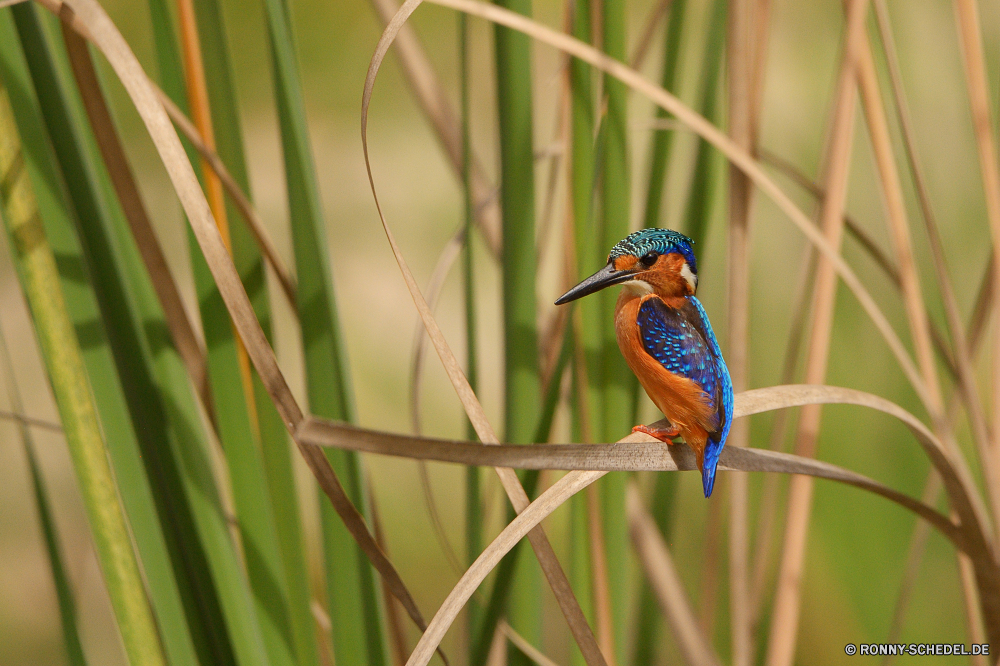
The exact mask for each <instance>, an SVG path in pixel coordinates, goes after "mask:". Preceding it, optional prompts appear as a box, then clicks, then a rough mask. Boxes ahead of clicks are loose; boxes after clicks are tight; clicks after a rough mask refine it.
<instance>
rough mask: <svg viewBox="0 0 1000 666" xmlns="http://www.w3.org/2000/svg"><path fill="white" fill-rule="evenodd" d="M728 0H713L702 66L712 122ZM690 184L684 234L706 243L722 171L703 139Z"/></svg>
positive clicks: (703, 101)
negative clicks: (717, 184)
mask: <svg viewBox="0 0 1000 666" xmlns="http://www.w3.org/2000/svg"><path fill="white" fill-rule="evenodd" d="M727 6H728V0H714V2H713V3H712V14H711V18H710V19H709V28H708V36H707V38H706V42H705V55H704V56H703V58H702V65H701V71H702V76H701V89H700V96H701V98H700V102H699V104H700V108H699V110H700V111H701V114H702V115H703V116H704V117H705V118H706V119H707V120H708V121H709V122H713V123H716V122H718V121H719V110H718V109H719V92H720V90H719V80H720V79H721V76H722V57H723V55H724V54H725V44H726V8H727ZM692 171H693V173H692V176H691V185H690V186H689V190H688V195H687V205H686V206H685V208H684V233H685V234H687V235H688V236H689V237H690V238H691V240H693V241H694V243H695V246H696V247H697V246H700V245H702V244H704V241H705V236H706V233H707V228H708V223H709V221H710V220H711V219H712V213H713V207H714V206H715V205H716V203H717V201H716V197H715V196H714V193H715V185H716V183H717V182H718V177H719V170H718V165H717V164H716V163H715V160H714V158H713V153H712V151H711V148H710V146H709V144H708V143H707V142H706V141H704V140H700V141H699V142H698V151H697V153H696V155H695V160H694V168H693V170H692Z"/></svg>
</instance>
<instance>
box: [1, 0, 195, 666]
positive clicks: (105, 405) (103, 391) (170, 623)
mask: <svg viewBox="0 0 1000 666" xmlns="http://www.w3.org/2000/svg"><path fill="white" fill-rule="evenodd" d="M17 39H18V38H17V35H16V33H15V29H14V25H13V22H12V20H11V16H10V14H9V13H8V12H2V13H0V44H4V45H6V46H5V47H4V48H2V49H0V80H3V81H4V82H6V83H8V84H9V86H8V88H7V90H8V92H9V93H10V101H11V106H12V109H13V112H14V119H15V121H16V123H17V127H18V132H19V135H20V137H21V142H22V144H21V150H22V157H23V160H24V167H25V170H26V172H27V173H28V175H29V176H30V178H31V180H32V184H33V186H34V190H35V193H36V200H37V202H38V207H39V213H40V215H41V217H42V220H43V223H44V224H46V226H47V228H46V235H47V238H48V239H49V244H50V246H51V247H52V250H53V253H54V254H55V256H57V257H60V259H59V260H58V261H57V264H58V265H59V268H60V279H61V286H62V290H63V293H64V295H65V296H66V305H67V308H68V310H69V314H70V317H71V319H72V321H73V324H74V326H77V327H78V326H81V325H84V324H88V325H89V324H91V323H92V322H94V321H96V320H99V319H100V316H101V315H100V311H99V309H98V305H97V302H96V300H95V295H94V292H93V290H92V288H91V286H90V284H89V283H88V282H81V281H80V280H78V279H76V277H75V271H73V270H72V266H73V265H77V266H79V265H80V264H81V263H82V262H83V261H84V258H83V255H82V250H81V248H80V245H79V242H78V240H77V238H76V236H75V234H74V233H73V231H72V225H73V223H72V221H71V220H70V218H69V216H70V214H71V213H70V211H69V210H68V209H67V205H68V204H67V202H66V200H65V199H64V198H63V196H62V195H61V192H59V191H57V190H54V189H53V188H52V187H51V185H52V184H53V183H56V182H58V178H59V177H58V175H57V174H56V167H55V165H54V164H53V163H52V161H51V159H50V148H49V144H48V137H47V135H46V134H45V130H44V128H43V126H42V120H41V110H40V109H39V107H38V102H37V100H36V99H35V98H34V96H33V95H32V94H31V88H32V85H31V79H30V77H29V75H28V72H27V65H26V63H25V62H24V57H23V54H22V53H21V50H20V49H19V48H17V47H16V44H17ZM92 335H93V338H92V339H91V341H90V344H88V345H87V347H86V349H84V350H82V351H83V358H84V363H85V364H86V367H87V374H88V377H89V380H90V385H91V387H92V390H93V394H94V399H95V401H96V404H97V409H98V411H99V414H100V420H101V424H102V427H103V429H104V431H105V432H109V433H114V434H115V436H114V437H113V438H110V439H109V441H108V449H109V453H110V456H111V461H112V465H113V467H114V469H115V470H116V477H117V480H118V488H119V492H120V494H121V498H122V502H123V504H124V506H125V509H126V513H127V515H128V517H129V519H130V521H131V523H132V533H133V536H134V539H135V544H136V549H137V550H138V553H139V557H140V559H141V561H142V563H143V569H144V570H145V572H146V574H147V582H148V588H149V595H150V601H151V603H152V605H153V608H154V612H155V614H156V618H157V624H158V626H159V628H160V632H161V635H162V636H163V639H164V649H165V650H166V653H167V657H168V659H169V662H170V663H171V664H174V665H175V666H189V665H190V666H193V665H194V664H197V663H198V658H197V656H196V648H195V645H194V642H193V639H192V634H191V632H190V631H189V629H188V623H187V618H186V617H185V610H184V603H183V600H182V596H183V595H182V593H181V591H180V590H179V586H188V585H191V584H192V583H193V581H192V580H190V579H188V578H187V577H186V576H184V575H183V574H184V572H183V570H182V569H181V568H179V567H178V569H177V571H176V573H178V574H180V575H175V569H174V567H173V566H172V564H171V555H170V552H169V549H168V543H170V542H171V540H172V539H174V538H176V536H177V533H176V532H175V531H174V530H172V529H171V527H172V526H171V525H170V524H169V523H165V524H164V525H163V526H162V527H161V524H160V519H159V516H158V515H157V508H156V503H155V500H154V496H153V495H154V492H153V491H152V490H151V488H150V482H149V481H148V480H147V476H146V470H145V468H144V467H143V461H144V457H143V456H142V453H141V451H140V444H139V441H138V440H137V438H136V433H135V431H134V430H133V427H132V421H131V419H130V415H129V411H128V405H127V404H126V401H125V395H124V392H123V390H122V385H121V382H120V380H119V377H118V375H117V373H116V371H115V361H114V359H113V357H112V352H111V349H110V347H109V345H108V341H107V338H106V337H105V336H104V333H103V330H102V329H97V330H93V334H92ZM8 375H9V373H8ZM12 390H16V387H12ZM13 399H14V396H13V395H12V400H13ZM16 411H20V410H19V409H17V410H16ZM28 423H32V422H31V421H28ZM56 427H57V429H58V431H59V432H62V429H61V427H58V426H56ZM146 461H147V462H148V457H147V458H146ZM165 476H167V475H159V476H157V477H155V480H156V482H157V483H161V484H162V483H163V478H164V477H165ZM174 500H175V502H180V501H182V500H181V499H180V498H177V497H175V498H174ZM181 515H182V514H181V512H178V516H177V520H176V521H175V522H174V523H173V526H177V525H179V524H181V523H182V522H183V521H182V520H181ZM69 631H70V630H69V629H67V632H69ZM66 638H67V639H68V638H69V636H68V633H67V635H66ZM70 651H72V648H71V649H70Z"/></svg>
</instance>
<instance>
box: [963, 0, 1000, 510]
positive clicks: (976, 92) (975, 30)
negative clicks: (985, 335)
mask: <svg viewBox="0 0 1000 666" xmlns="http://www.w3.org/2000/svg"><path fill="white" fill-rule="evenodd" d="M954 7H955V15H956V17H957V23H958V34H959V44H960V45H961V48H962V61H963V64H964V65H965V66H964V70H965V80H966V87H967V90H968V95H969V107H970V111H971V113H972V127H973V131H974V132H975V136H976V148H977V151H978V154H979V171H980V174H981V176H982V179H983V191H984V195H985V198H986V215H987V220H988V222H989V227H990V237H991V239H992V241H993V254H994V256H996V255H997V254H1000V161H998V157H997V152H996V150H997V149H996V144H995V143H994V140H993V136H994V134H993V119H992V118H991V112H990V107H989V85H988V84H987V82H986V61H985V56H984V55H983V42H982V39H983V38H982V33H981V29H980V20H979V9H978V7H977V6H976V3H974V2H970V1H969V0H955V3H954ZM998 294H1000V262H998V261H995V260H994V262H993V298H994V300H995V299H996V298H997V295H998ZM993 349H994V350H996V349H1000V326H998V327H994V330H993ZM991 381H992V389H993V390H992V394H993V409H992V412H993V422H992V426H993V451H994V452H995V451H996V450H997V447H996V441H997V439H996V438H997V437H998V434H997V433H1000V353H994V354H993V371H992V377H991ZM982 464H983V465H991V466H996V465H997V460H996V454H995V453H994V456H993V459H992V460H988V459H987V460H983V461H982ZM991 491H992V492H990V499H991V500H994V498H997V497H1000V489H998V488H997V486H995V485H994V486H992V487H991ZM994 520H995V521H997V524H998V525H1000V507H997V508H995V509H994Z"/></svg>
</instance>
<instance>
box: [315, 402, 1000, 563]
mask: <svg viewBox="0 0 1000 666" xmlns="http://www.w3.org/2000/svg"><path fill="white" fill-rule="evenodd" d="M812 404H846V405H857V406H862V407H867V408H870V409H875V410H877V411H880V412H883V413H885V414H889V415H890V416H894V417H895V418H897V419H899V420H900V421H902V422H903V423H904V424H905V425H906V426H907V427H908V428H909V429H910V431H911V432H912V433H913V434H914V436H915V437H916V438H917V441H918V443H919V444H920V445H921V448H923V449H924V451H925V452H926V453H927V454H928V457H930V458H931V461H932V463H934V465H935V467H936V468H939V469H942V468H943V469H944V470H945V471H943V473H942V475H943V476H944V477H946V478H950V479H951V481H950V483H951V486H952V487H956V486H958V487H961V482H960V481H958V479H957V476H956V474H955V472H954V471H953V469H952V467H951V463H950V461H949V459H948V454H947V452H946V451H945V449H944V447H943V446H942V444H941V443H940V441H939V440H938V439H937V438H936V437H935V436H934V434H933V433H932V432H931V431H930V430H929V429H928V428H927V427H926V426H925V425H924V424H923V423H921V422H920V420H919V419H917V418H916V417H915V416H913V415H912V414H910V413H909V412H907V411H905V410H903V409H902V408H901V407H899V406H898V405H896V404H894V403H892V402H889V401H888V400H885V399H884V398H880V397H878V396H875V395H871V394H869V393H864V392H862V391H856V390H854V389H846V388H840V387H835V386H809V385H790V386H771V387H768V388H763V389H754V390H752V391H746V392H744V393H741V394H739V395H737V396H736V406H735V409H734V417H735V418H739V417H741V416H750V415H753V414H759V413H763V412H767V411H772V410H775V409H782V408H787V407H801V406H803V405H812ZM297 436H298V437H299V438H301V439H302V441H303V442H308V443H310V444H315V445H317V446H331V447H336V448H345V449H351V450H354V451H363V452H366V453H378V454H381V455H391V456H399V457H407V458H417V459H422V460H437V461H441V462H452V463H459V464H463V465H481V466H505V467H513V468H520V469H561V470H600V471H687V470H695V469H697V466H696V465H695V462H694V455H693V454H692V453H691V452H690V450H689V449H688V448H687V447H684V446H661V445H658V444H656V443H655V442H656V441H657V440H654V439H652V438H650V437H648V436H640V434H633V435H629V436H628V437H626V438H624V439H622V440H619V441H618V442H616V443H614V444H537V445H535V446H531V447H523V446H518V445H515V444H497V445H494V446H489V447H481V446H470V445H469V444H470V443H469V442H464V441H456V440H444V439H433V438H426V437H413V436H409V435H397V434H392V433H384V432H378V431H373V430H367V429H364V428H358V427H356V426H351V425H348V424H344V423H336V422H333V421H327V420H324V419H318V418H315V417H309V418H307V419H305V420H304V421H303V422H302V426H301V427H300V429H299V430H298V433H297ZM719 465H720V469H730V470H735V471H743V472H779V473H787V474H807V475H810V476H816V477H819V478H825V479H830V480H834V481H841V482H843V483H848V484H850V485H854V486H857V487H860V488H864V489H867V490H871V491H872V492H875V493H877V494H879V495H882V496H883V497H886V498H888V499H890V500H892V501H894V502H897V503H899V504H901V505H903V506H906V507H907V508H910V509H911V510H914V511H916V512H917V513H918V514H919V515H921V516H922V517H924V518H926V519H928V520H929V522H931V523H932V524H933V525H934V526H935V527H938V528H939V529H941V530H942V531H943V532H944V533H945V534H946V536H948V537H949V538H951V539H958V540H960V541H961V540H962V539H964V537H961V536H960V535H959V531H958V528H957V527H956V526H955V525H954V524H952V523H951V522H950V521H949V520H948V519H947V518H945V517H944V516H942V515H941V514H940V513H938V512H937V511H935V510H933V509H931V508H930V507H926V506H924V505H922V504H920V503H919V502H917V501H915V500H913V499H911V498H909V497H906V496H905V495H902V494H900V493H898V492H896V491H894V490H891V489H889V488H887V487H885V486H883V485H882V484H879V483H877V482H875V481H872V480H871V479H868V478H866V477H864V476H862V475H859V474H857V473H855V472H851V471H849V470H845V469H843V468H840V467H837V466H836V465H830V464H829V463H824V462H822V461H819V460H814V459H811V458H802V457H799V456H794V455H790V454H786V453H779V452H776V451H764V450H760V449H736V448H726V449H724V450H723V453H722V457H721V458H720V462H719ZM958 503H959V504H964V505H965V512H966V513H967V515H971V516H973V519H972V522H971V525H972V526H973V527H972V528H970V527H969V525H970V523H963V524H962V530H971V531H970V536H972V537H973V541H976V540H977V538H976V537H975V535H973V534H971V532H974V531H976V528H975V526H976V525H977V524H979V523H978V521H977V520H976V519H975V516H976V515H978V514H979V513H980V512H981V511H982V507H981V506H979V505H978V504H977V503H970V502H968V501H965V502H963V501H961V499H960V500H959V502H958ZM963 533H964V532H963ZM978 540H979V541H980V543H979V544H978V545H975V544H973V546H972V547H973V548H978V549H980V550H982V548H983V544H984V543H985V542H983V541H982V540H981V537H978ZM982 552H986V551H982ZM983 564H984V565H985V564H987V562H985V561H984V562H983Z"/></svg>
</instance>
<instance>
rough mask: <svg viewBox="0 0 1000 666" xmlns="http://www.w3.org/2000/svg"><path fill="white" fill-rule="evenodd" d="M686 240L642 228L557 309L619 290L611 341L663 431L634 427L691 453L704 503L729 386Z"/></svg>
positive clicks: (726, 415)
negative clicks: (659, 415) (661, 419)
mask: <svg viewBox="0 0 1000 666" xmlns="http://www.w3.org/2000/svg"><path fill="white" fill-rule="evenodd" d="M693 243H694V241H692V240H691V239H690V238H688V237H687V236H685V235H684V234H681V233H678V232H676V231H673V230H671V229H641V230H639V231H636V232H635V233H632V234H629V235H628V236H627V237H626V238H625V239H624V240H621V241H619V242H618V243H617V244H616V245H615V246H614V247H613V248H612V249H611V253H610V254H608V263H607V265H606V266H604V268H602V269H601V270H599V271H597V272H596V273H594V274H593V275H591V276H590V277H588V278H587V279H586V280H584V281H583V282H581V283H580V284H578V285H576V286H575V287H573V288H572V289H570V290H569V291H567V292H566V293H565V294H563V295H562V296H560V297H559V300H557V301H556V305H562V304H563V303H568V302H570V301H573V300H576V299H578V298H580V297H582V296H586V295H588V294H593V293H594V292H597V291H600V290H601V289H604V288H605V287H610V286H612V285H616V284H620V285H622V286H623V287H624V288H623V289H622V291H621V294H620V295H619V296H618V302H617V304H616V305H615V334H616V337H617V339H618V347H619V349H621V352H622V355H623V356H624V357H625V361H626V362H627V363H628V366H629V367H630V368H631V369H632V372H634V373H635V375H636V377H638V378H639V383H640V384H642V388H644V389H645V390H646V395H648V396H649V398H650V400H652V401H653V404H655V405H656V406H657V408H659V410H660V411H661V412H663V415H664V416H665V417H667V420H668V421H669V422H670V425H669V427H666V428H654V427H650V426H645V425H637V426H635V427H634V428H632V432H644V433H646V434H648V435H652V436H653V437H655V438H656V439H658V440H660V441H662V442H666V443H667V444H673V439H674V438H676V437H683V438H684V441H685V442H687V444H688V446H690V447H691V449H692V450H693V451H694V454H695V459H696V460H697V462H698V469H699V471H701V480H702V486H703V488H704V491H705V497H709V496H711V494H712V487H713V486H714V485H715V468H716V466H717V465H718V464H719V454H720V453H722V447H723V446H725V444H726V437H727V436H728V435H729V428H730V426H731V425H732V421H733V383H732V380H731V379H730V377H729V369H728V368H726V362H725V360H723V358H722V352H721V351H720V350H719V343H718V341H717V340H716V339H715V333H714V332H713V331H712V325H711V323H709V321H708V315H707V314H706V313H705V308H704V307H702V305H701V301H699V300H698V299H697V297H695V292H696V291H697V289H698V267H697V262H696V261H695V257H694V250H692V249H691V246H692V244H693Z"/></svg>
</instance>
